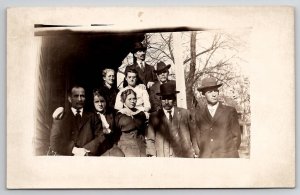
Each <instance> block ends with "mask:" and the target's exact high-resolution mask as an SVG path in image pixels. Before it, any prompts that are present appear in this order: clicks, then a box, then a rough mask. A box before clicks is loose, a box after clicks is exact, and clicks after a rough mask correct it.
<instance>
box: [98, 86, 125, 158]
mask: <svg viewBox="0 0 300 195" xmlns="http://www.w3.org/2000/svg"><path fill="white" fill-rule="evenodd" d="M93 102H94V108H95V125H96V126H97V125H98V126H99V125H101V129H102V130H103V133H104V134H105V136H106V139H105V143H104V144H102V146H101V147H99V151H98V155H101V156H120V157H124V153H123V152H122V151H121V150H120V148H118V146H117V141H118V139H119V137H120V132H119V131H118V129H116V127H115V111H114V109H113V108H111V107H109V106H108V105H107V101H106V98H105V95H104V94H103V93H102V92H100V91H99V90H94V92H93ZM98 129H99V128H98Z"/></svg>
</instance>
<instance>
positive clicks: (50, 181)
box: [7, 7, 295, 188]
mask: <svg viewBox="0 0 300 195" xmlns="http://www.w3.org/2000/svg"><path fill="white" fill-rule="evenodd" d="M109 9H111V8H102V9H91V8H81V9H76V8H72V9H69V8H65V9H63V8H61V9H59V10H57V9H43V10H42V8H40V9H29V8H27V9H14V10H13V9H11V10H9V14H8V86H9V88H8V105H10V107H9V109H8V132H7V135H8V187H26V186H30V187H50V188H51V187H58V188H60V187H62V188H64V187H96V188H97V187H158V188H160V187H291V186H293V185H294V182H295V180H294V176H295V175H294V173H295V169H294V165H295V164H294V154H295V147H294V146H295V143H294V135H295V132H294V121H295V119H294V79H287V78H293V76H294V47H293V44H294V39H293V37H294V36H293V33H294V31H293V10H292V9H291V8H287V7H285V8H284V7H282V8H279V7H272V8H271V7H264V8H250V7H248V8H226V9H225V8H216V7H214V8H179V9H176V11H170V10H168V9H167V8H160V9H155V10H154V9H151V8H128V9H121V8H119V9H116V10H115V11H116V12H122V13H124V12H125V13H126V16H128V18H127V17H123V18H122V19H120V18H114V19H112V18H113V17H111V16H112V15H110V14H111V13H108V12H107V10H109ZM187 10H188V12H189V14H186V12H187ZM168 12H172V13H175V14H172V17H173V18H172V20H170V16H169V14H167V13H168ZM66 13H68V15H71V16H72V15H73V16H74V15H76V16H77V17H74V18H73V21H72V20H70V18H68V20H66V19H65V18H64V17H63V15H64V14H66ZM86 13H89V14H86ZM140 13H143V14H140ZM150 13H151V14H150ZM265 13H268V14H265ZM50 15H51V17H49V16H50ZM220 15H221V16H222V19H221V20H220ZM33 16H35V17H33ZM36 16H39V17H36ZM179 16H180V17H179ZM19 18H26V22H25V23H24V21H22V22H21V21H20V20H18V19H19ZM95 18H101V19H102V20H103V21H105V20H107V21H110V22H111V21H113V23H114V24H116V27H114V29H120V30H124V29H127V28H128V27H127V26H124V23H126V24H128V23H130V24H131V25H130V29H131V28H148V27H161V26H164V27H165V26H170V27H174V26H183V25H188V26H192V27H199V26H200V27H206V28H208V29H214V28H221V29H225V28H229V29H230V28H238V29H240V28H247V27H249V28H252V33H251V38H250V47H251V54H250V59H251V61H250V62H249V66H248V67H247V68H248V72H249V74H250V78H251V88H250V94H251V109H252V108H253V109H252V118H251V120H252V124H251V131H252V137H251V139H252V140H251V144H252V146H251V158H250V159H239V160H238V161H237V160H233V159H218V160H216V159H214V160H209V159H151V162H149V160H148V159H147V160H148V162H147V160H146V159H126V160H125V159H99V158H98V159H97V158H90V159H82V158H77V159H74V158H63V157H62V158H59V159H51V158H49V157H48V158H47V157H32V154H33V151H32V149H33V148H32V137H33V129H34V127H35V119H34V117H35V114H36V113H34V109H33V108H34V107H35V106H36V100H35V97H36V96H35V93H36V91H35V89H36V88H35V87H36V79H37V78H35V75H37V74H36V71H37V66H36V64H35V58H36V56H32V55H33V54H36V53H35V52H32V51H35V49H36V48H35V45H33V44H31V43H32V39H33V24H37V23H51V22H55V23H57V22H60V23H64V24H74V23H76V24H78V23H82V24H86V22H87V21H94V20H95ZM155 18H161V21H160V23H159V24H157V22H156V21H157V20H155ZM190 18H204V19H203V21H201V22H199V23H200V24H198V22H197V24H195V22H194V20H193V21H191V19H190ZM205 18H206V19H205ZM197 21H198V20H197ZM21 24H22V25H21ZM88 24H90V23H88ZM20 28H21V29H22V30H20ZM20 32H22V36H21V35H20V34H18V33H20ZM273 48H280V49H278V50H274V49H273ZM282 48H284V49H282ZM15 53H19V54H20V56H21V57H19V58H15V57H14V55H15ZM282 64H284V65H282ZM21 65H22V66H21ZM21 67H22V68H21ZM23 67H24V68H23ZM16 78H17V79H16ZM278 82H279V83H280V85H284V86H286V87H285V88H280V89H279V86H278V85H276V84H275V83H278ZM20 84H21V86H24V87H23V88H21V89H19V88H18V87H17V86H20ZM22 84H23V85H22ZM24 84H25V85H24ZM33 86H35V87H33ZM17 89H18V90H17ZM279 91H280V93H279ZM20 92H26V93H22V94H26V95H25V97H24V96H22V98H20V97H19V96H17V94H19V93H20ZM12 97H13V98H12ZM282 99H285V100H286V101H285V102H284V104H282ZM16 100H17V101H16ZM24 100H27V101H26V104H24ZM11 101H14V102H17V103H16V104H12V102H11ZM274 105H276V106H274ZM16 106H18V109H20V108H23V109H22V111H20V112H19V113H18V115H19V117H18V116H15V115H14V116H13V115H11V113H12V112H11V111H12V110H15V109H16V108H17V107H16ZM16 117H18V118H21V119H24V120H20V121H18V124H16V122H15V118H16ZM274 119H276V120H274ZM24 129H27V131H26V132H25V131H24ZM16 135H18V136H16ZM12 139H14V142H12ZM15 141H18V143H19V144H18V146H16V145H15V144H14V143H16V142H15ZM20 146H21V147H20ZM14 154H18V155H19V158H21V159H22V160H23V163H21V164H18V166H17V164H16V161H15V160H14V159H15V158H14ZM33 162H34V163H33ZM161 162H164V163H163V164H162V163H161ZM99 163H101V164H102V165H104V167H107V166H108V167H109V166H112V167H114V168H113V169H112V170H109V171H108V170H107V169H103V168H102V167H99V166H97V165H98V164H99ZM33 164H34V166H32V165H33ZM83 164H84V165H87V166H86V167H82V165H83ZM149 164H151V166H146V165H149ZM220 164H221V166H220ZM158 165H159V166H158ZM145 166H146V167H147V169H145ZM186 166H188V167H192V168H191V169H186V168H185V167H186ZM58 167H59V168H58ZM87 167H88V168H87ZM91 167H96V169H90V168H91ZM124 168H125V170H124ZM132 168H134V171H130V169H132ZM74 170H75V171H74ZM95 170H96V171H95ZM174 170H184V171H176V173H175V172H174ZM82 171H84V172H85V173H86V174H84V176H83V177H82V176H81V177H78V174H80V173H82ZM120 172H121V173H122V174H121V175H122V176H120ZM141 172H143V174H142V175H141V174H140V173H141ZM178 172H179V173H178ZM20 173H22V174H20ZM97 173H99V174H100V173H101V174H102V175H103V176H106V177H105V178H107V179H108V180H105V181H103V178H98V177H95V174H97ZM128 173H130V174H128ZM178 174H179V175H181V176H182V177H180V178H178V177H177V178H175V177H174V175H178ZM241 175H242V178H241ZM258 175H259V176H258ZM70 176H71V178H74V179H73V180H72V181H70V180H66V178H69V177H70ZM162 176H163V177H164V178H165V182H163V183H157V182H156V179H155V178H161V177H162ZM270 176H271V177H270ZM128 177H129V178H130V179H129V180H128ZM24 178H27V179H26V180H25V179H24ZM91 178H93V179H94V180H93V182H91ZM141 178H143V179H142V180H141ZM79 183H80V185H78V184H79ZM178 183H180V186H178Z"/></svg>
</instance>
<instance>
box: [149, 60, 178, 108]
mask: <svg viewBox="0 0 300 195" xmlns="http://www.w3.org/2000/svg"><path fill="white" fill-rule="evenodd" d="M170 67H171V65H170V64H169V65H166V64H165V63H164V62H158V63H157V65H156V70H154V72H155V73H156V75H157V78H158V81H156V82H155V83H154V85H152V87H150V91H149V97H150V103H151V111H152V112H154V111H157V110H159V109H161V100H160V96H159V95H157V93H159V92H160V85H161V84H163V83H167V82H171V83H173V84H174V85H175V83H176V82H175V81H172V80H169V79H168V77H169V68H170Z"/></svg>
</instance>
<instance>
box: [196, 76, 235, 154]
mask: <svg viewBox="0 0 300 195" xmlns="http://www.w3.org/2000/svg"><path fill="white" fill-rule="evenodd" d="M221 86H222V84H218V82H217V80H216V79H215V78H204V79H203V80H202V82H201V87H199V88H198V91H199V92H201V93H202V95H203V96H204V97H205V99H206V101H207V105H206V106H205V108H204V109H203V110H200V111H199V112H197V114H196V115H195V121H196V126H197V128H196V129H197V130H198V132H197V133H198V136H197V142H198V146H199V149H200V153H199V157H200V158H239V153H238V149H239V147H240V144H241V130H240V126H239V122H238V114H237V111H236V110H235V108H233V107H231V106H225V105H223V104H222V103H221V102H219V87H221ZM198 113H199V114H198Z"/></svg>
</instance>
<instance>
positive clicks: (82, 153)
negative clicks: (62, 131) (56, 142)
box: [72, 147, 90, 156]
mask: <svg viewBox="0 0 300 195" xmlns="http://www.w3.org/2000/svg"><path fill="white" fill-rule="evenodd" d="M89 152H90V151H89V150H87V149H85V148H77V147H74V148H73V150H72V153H73V154H74V156H85V154H86V153H89Z"/></svg>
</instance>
